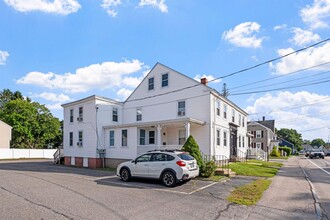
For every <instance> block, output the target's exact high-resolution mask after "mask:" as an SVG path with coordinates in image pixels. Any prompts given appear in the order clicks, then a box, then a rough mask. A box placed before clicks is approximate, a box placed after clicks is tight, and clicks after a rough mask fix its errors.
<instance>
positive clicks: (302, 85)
mask: <svg viewBox="0 0 330 220" xmlns="http://www.w3.org/2000/svg"><path fill="white" fill-rule="evenodd" d="M327 82H330V80H324V81H319V82H314V83H306V84H300V85H295V86H288V87H282V88H277V89H268V90H258V91H253V92H240V93H233V94H229V96H236V95H247V94H254V93H262V92H272V91H278V90H284V89H293V88H299V87H305V86H310V85H317V84H322V83H327Z"/></svg>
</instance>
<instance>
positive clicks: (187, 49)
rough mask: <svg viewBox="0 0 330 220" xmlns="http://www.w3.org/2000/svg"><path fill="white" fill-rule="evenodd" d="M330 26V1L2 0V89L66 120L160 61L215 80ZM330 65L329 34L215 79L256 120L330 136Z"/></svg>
mask: <svg viewBox="0 0 330 220" xmlns="http://www.w3.org/2000/svg"><path fill="white" fill-rule="evenodd" d="M329 26H330V0H308V1H307V0H299V1H287V0H267V1H263V0H250V1H243V0H242V1H217V0H213V1H198V0H194V1H192V0H180V1H177V0H176V1H174V0H55V1H53V0H52V1H50V0H48V1H47V0H0V31H1V32H0V33H1V34H0V76H1V80H0V90H3V89H5V88H8V89H10V90H12V91H16V90H18V91H21V92H22V93H23V95H25V96H29V97H31V98H32V99H33V100H34V101H38V102H40V103H42V104H45V105H46V106H47V107H48V108H49V109H50V110H51V111H52V113H53V114H54V115H55V116H56V117H58V118H60V119H62V117H63V115H62V108H61V104H63V103H67V102H70V101H73V100H77V99H81V98H84V97H86V96H90V95H93V94H96V95H100V96H105V97H109V98H112V99H117V100H125V98H126V97H127V96H128V95H129V94H130V92H131V91H133V90H134V88H135V87H136V86H137V85H138V84H139V82H140V81H141V80H142V78H143V76H144V75H145V74H146V73H147V72H148V71H149V70H150V69H151V68H152V67H153V66H154V65H155V64H156V62H160V63H162V64H165V65H167V66H169V67H171V68H173V69H175V70H177V71H179V72H181V73H183V74H186V75H188V76H190V77H191V78H195V79H196V80H199V78H200V77H201V76H207V77H208V78H209V80H212V79H214V78H218V77H221V76H224V75H227V74H229V73H232V72H235V71H239V70H241V69H244V68H247V67H251V66H254V65H257V64H259V63H262V62H264V61H267V60H270V59H273V58H276V57H278V56H280V55H284V54H286V53H289V52H292V51H295V50H298V49H300V48H304V47H306V46H309V45H312V44H314V43H317V42H320V41H322V40H325V39H327V38H329V37H330V27H329ZM328 62H330V41H327V42H324V43H322V44H319V45H317V46H315V47H312V48H310V49H308V50H305V51H302V52H300V53H295V54H293V55H291V56H288V57H286V58H284V59H281V60H278V61H275V62H272V63H268V64H266V65H263V66H260V67H258V68H255V69H252V70H250V71H246V72H242V73H239V74H236V75H234V76H232V77H227V78H225V79H222V80H217V81H214V82H212V83H209V86H211V87H213V88H215V89H217V90H221V88H222V85H223V83H226V84H227V86H228V88H229V92H230V94H231V95H230V96H229V99H230V100H232V101H233V102H235V103H236V104H237V105H238V106H240V107H241V108H242V109H244V110H246V111H247V112H248V113H250V114H251V115H250V119H251V120H258V119H261V118H262V116H266V119H275V120H276V127H278V128H284V127H285V128H294V129H296V130H297V131H298V132H301V133H302V134H303V138H305V139H314V138H318V137H320V138H323V139H324V140H328V135H329V132H330V131H329V130H330V129H329V128H328V127H330V105H329V102H330V90H329V85H330V83H329V82H327V80H329V73H328V72H327V71H330V64H329V63H328ZM305 68H310V69H309V70H305V71H299V70H302V69H305ZM297 70H298V72H296V73H292V72H295V71H297ZM260 80H267V81H264V82H257V81H260ZM309 83H315V84H314V85H309V86H304V87H296V88H291V87H294V86H301V85H303V84H305V85H306V84H309ZM245 84H248V85H247V86H244V87H240V88H235V87H238V86H242V85H245ZM280 88H284V89H281V90H277V91H268V92H260V93H255V92H256V91H259V90H271V89H280ZM238 93H248V94H238Z"/></svg>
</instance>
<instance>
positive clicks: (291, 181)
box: [247, 157, 317, 220]
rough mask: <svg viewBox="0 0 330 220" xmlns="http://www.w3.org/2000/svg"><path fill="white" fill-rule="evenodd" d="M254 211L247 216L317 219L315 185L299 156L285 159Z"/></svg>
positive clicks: (254, 217) (256, 217) (253, 217)
mask: <svg viewBox="0 0 330 220" xmlns="http://www.w3.org/2000/svg"><path fill="white" fill-rule="evenodd" d="M250 211H251V212H250V214H249V216H248V218H247V219H263V220H265V219H317V216H316V212H315V206H314V199H313V195H312V193H311V188H310V185H309V183H308V181H307V180H306V179H305V176H304V173H303V171H302V169H301V168H300V166H299V158H298V157H291V158H289V159H288V160H287V161H285V162H284V163H283V167H282V168H281V169H280V170H279V171H278V173H277V175H276V176H275V177H273V178H272V184H271V185H270V187H269V189H268V190H267V191H265V192H264V195H263V197H262V199H261V200H260V201H259V202H258V204H257V205H256V206H253V207H252V209H251V210H250Z"/></svg>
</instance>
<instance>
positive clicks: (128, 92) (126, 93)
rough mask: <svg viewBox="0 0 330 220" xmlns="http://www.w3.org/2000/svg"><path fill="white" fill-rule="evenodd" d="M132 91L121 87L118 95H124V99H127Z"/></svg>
mask: <svg viewBox="0 0 330 220" xmlns="http://www.w3.org/2000/svg"><path fill="white" fill-rule="evenodd" d="M132 92H133V91H132V90H129V89H126V88H121V89H120V90H118V92H117V95H118V96H120V97H122V99H123V100H125V99H127V98H128V96H130V95H131V94H132Z"/></svg>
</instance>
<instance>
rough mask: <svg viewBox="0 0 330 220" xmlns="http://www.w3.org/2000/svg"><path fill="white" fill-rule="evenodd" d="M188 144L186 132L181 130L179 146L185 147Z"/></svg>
mask: <svg viewBox="0 0 330 220" xmlns="http://www.w3.org/2000/svg"><path fill="white" fill-rule="evenodd" d="M185 142H186V131H185V130H179V144H180V145H183V144H184V143H185Z"/></svg>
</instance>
